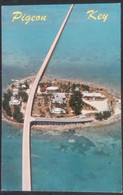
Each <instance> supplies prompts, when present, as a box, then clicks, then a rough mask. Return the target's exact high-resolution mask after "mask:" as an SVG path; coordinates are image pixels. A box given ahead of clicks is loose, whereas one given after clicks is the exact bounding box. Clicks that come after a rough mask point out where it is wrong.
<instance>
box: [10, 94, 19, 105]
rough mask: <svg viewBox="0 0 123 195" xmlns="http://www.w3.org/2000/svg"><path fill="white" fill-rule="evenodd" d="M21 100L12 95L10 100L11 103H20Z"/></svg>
mask: <svg viewBox="0 0 123 195" xmlns="http://www.w3.org/2000/svg"><path fill="white" fill-rule="evenodd" d="M20 103H21V102H20V100H18V99H16V98H15V97H14V96H12V97H11V100H10V101H9V105H14V106H15V105H20Z"/></svg>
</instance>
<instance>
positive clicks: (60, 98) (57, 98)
mask: <svg viewBox="0 0 123 195" xmlns="http://www.w3.org/2000/svg"><path fill="white" fill-rule="evenodd" d="M53 96H54V98H53V100H52V103H59V104H63V103H64V99H66V96H65V94H64V93H54V94H53Z"/></svg>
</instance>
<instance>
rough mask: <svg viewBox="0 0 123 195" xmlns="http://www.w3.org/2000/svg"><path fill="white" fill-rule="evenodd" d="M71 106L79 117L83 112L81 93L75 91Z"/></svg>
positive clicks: (70, 101) (70, 102)
mask: <svg viewBox="0 0 123 195" xmlns="http://www.w3.org/2000/svg"><path fill="white" fill-rule="evenodd" d="M69 105H70V106H71V108H72V109H73V111H74V113H75V114H76V115H79V114H80V113H81V110H82V94H81V92H80V91H74V93H73V95H71V98H70V100H69Z"/></svg>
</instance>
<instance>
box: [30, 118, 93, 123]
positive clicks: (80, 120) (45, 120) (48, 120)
mask: <svg viewBox="0 0 123 195" xmlns="http://www.w3.org/2000/svg"><path fill="white" fill-rule="evenodd" d="M92 121H94V118H72V117H70V118H46V117H32V121H31V124H32V125H33V124H34V125H37V124H46V125H47V124H51V125H52V124H53V125H55V124H75V123H87V122H92Z"/></svg>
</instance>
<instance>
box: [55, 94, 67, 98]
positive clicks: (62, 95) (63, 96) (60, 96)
mask: <svg viewBox="0 0 123 195" xmlns="http://www.w3.org/2000/svg"><path fill="white" fill-rule="evenodd" d="M53 96H54V98H56V97H59V98H62V99H66V96H65V93H54V94H53Z"/></svg>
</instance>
